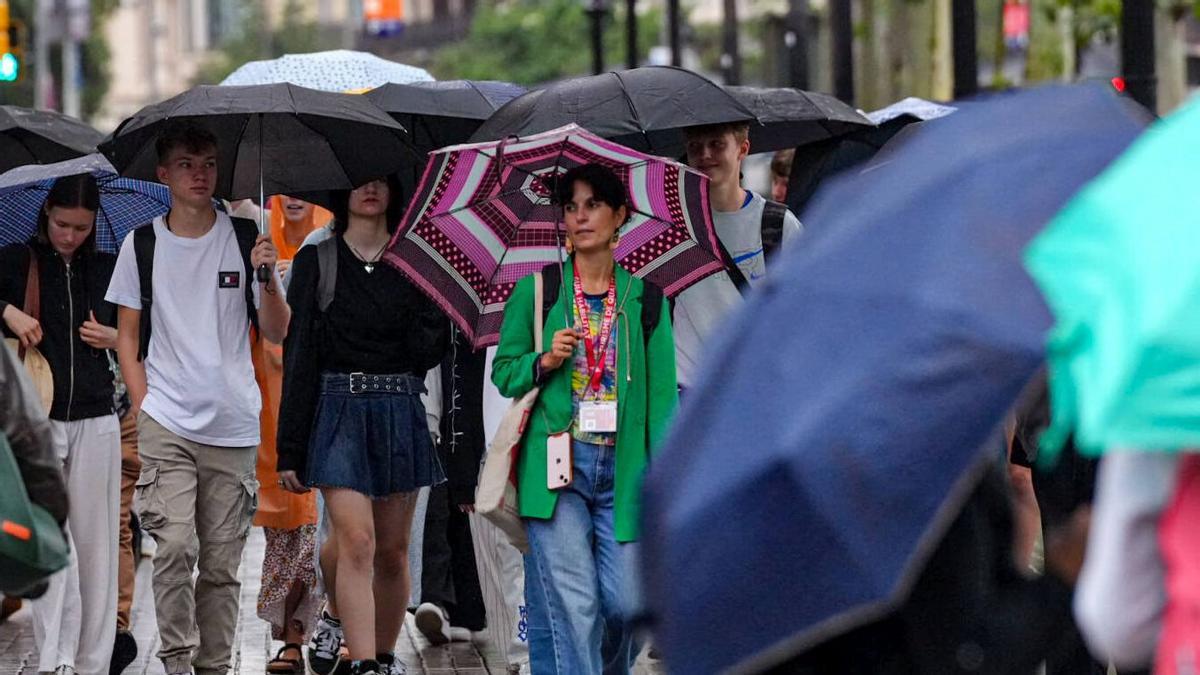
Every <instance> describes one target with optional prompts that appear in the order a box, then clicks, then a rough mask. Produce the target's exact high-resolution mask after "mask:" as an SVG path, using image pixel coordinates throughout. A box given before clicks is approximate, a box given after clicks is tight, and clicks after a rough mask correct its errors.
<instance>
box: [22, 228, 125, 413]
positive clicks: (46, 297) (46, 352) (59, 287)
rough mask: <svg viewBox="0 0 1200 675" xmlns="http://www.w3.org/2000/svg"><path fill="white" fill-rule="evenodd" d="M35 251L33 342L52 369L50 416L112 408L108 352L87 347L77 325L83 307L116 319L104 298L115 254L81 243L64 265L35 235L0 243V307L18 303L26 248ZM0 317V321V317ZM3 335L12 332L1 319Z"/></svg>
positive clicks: (103, 317) (100, 316)
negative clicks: (38, 332)
mask: <svg viewBox="0 0 1200 675" xmlns="http://www.w3.org/2000/svg"><path fill="white" fill-rule="evenodd" d="M31 250H32V251H34V252H36V254H37V256H38V278H39V279H40V286H41V324H42V342H41V344H39V345H38V346H37V348H38V350H39V351H41V353H42V355H43V356H45V357H46V361H47V362H49V364H50V371H51V372H52V373H53V374H54V403H53V405H52V406H51V407H50V419H53V420H59V421H70V420H80V419H88V418H91V417H102V416H104V415H110V414H112V412H113V373H112V370H111V369H110V367H109V360H108V353H107V352H106V351H104V350H101V349H94V348H92V347H89V346H88V345H87V343H85V342H84V341H83V339H82V338H81V337H80V335H79V328H80V326H82V325H83V322H84V321H86V320H87V319H88V314H89V312H93V311H94V312H95V313H96V320H97V321H99V322H100V323H103V324H105V325H108V326H115V325H116V308H115V307H114V306H113V305H112V304H110V303H108V302H105V301H104V294H105V292H107V290H108V282H109V280H110V279H111V278H112V273H113V267H114V266H115V265H116V256H113V255H111V254H108V253H102V252H99V251H90V250H85V248H84V247H81V248H80V250H79V252H78V253H76V254H75V256H74V259H73V260H72V261H71V263H70V264H69V265H68V264H67V263H66V261H64V260H63V258H62V256H60V255H59V254H58V253H57V252H56V251H55V250H54V249H53V248H52V247H51V246H49V245H47V244H44V243H41V242H39V241H37V240H36V239H35V240H33V241H30V243H29V244H14V245H11V246H6V247H4V248H0V313H3V312H4V310H5V309H6V308H7V307H8V305H9V304H13V305H16V306H17V308H18V309H22V308H23V306H24V304H25V284H26V279H27V275H28V273H29V252H30V251H31ZM0 323H3V322H0ZM4 335H5V336H6V337H14V336H13V334H12V332H11V331H9V330H8V326H7V324H5V325H4Z"/></svg>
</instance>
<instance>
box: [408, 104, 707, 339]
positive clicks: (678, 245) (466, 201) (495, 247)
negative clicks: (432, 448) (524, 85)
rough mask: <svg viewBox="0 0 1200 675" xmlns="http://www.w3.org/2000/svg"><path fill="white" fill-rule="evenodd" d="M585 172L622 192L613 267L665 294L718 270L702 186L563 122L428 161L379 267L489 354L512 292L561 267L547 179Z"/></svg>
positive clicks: (699, 179) (671, 165) (693, 175)
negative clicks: (598, 169) (603, 172)
mask: <svg viewBox="0 0 1200 675" xmlns="http://www.w3.org/2000/svg"><path fill="white" fill-rule="evenodd" d="M589 163H598V164H603V165H605V166H608V167H609V168H611V169H613V171H614V172H616V174H617V175H618V176H619V177H620V178H621V179H622V181H623V182H624V183H625V185H626V187H627V188H628V190H629V197H630V201H631V204H632V209H631V216H630V219H629V221H628V222H627V223H626V224H625V225H624V226H623V227H622V228H621V233H620V234H621V237H620V241H619V243H618V245H617V250H616V260H617V263H618V264H620V265H621V266H622V267H624V268H625V269H627V270H628V271H629V272H631V273H632V274H634V275H635V276H638V277H641V278H644V279H646V280H647V281H649V282H652V283H654V284H655V285H657V286H659V287H660V288H662V289H663V292H664V293H666V294H667V295H668V296H673V295H676V294H678V293H679V292H680V291H682V290H683V289H685V288H687V287H688V286H690V285H692V284H694V283H695V282H697V281H699V280H700V279H702V278H704V277H705V276H708V275H709V274H712V273H714V272H717V271H720V270H721V269H722V268H723V265H722V255H721V252H720V245H719V244H718V242H717V237H716V233H715V231H714V229H713V224H712V217H711V212H710V210H709V203H708V179H707V178H706V177H705V176H703V175H702V174H700V173H697V172H695V171H692V170H691V169H689V168H687V167H685V166H683V165H681V164H677V163H675V162H673V161H671V160H668V159H664V158H661V157H652V156H650V155H645V154H642V153H640V152H637V151H634V150H630V149H629V148H626V147H624V146H622V145H618V144H617V143H613V142H611V141H606V140H604V139H602V138H600V137H598V136H596V135H594V134H591V133H589V132H587V131H585V130H583V129H581V128H580V127H578V126H576V125H574V124H571V125H568V126H565V127H562V128H559V129H555V130H553V131H548V132H545V133H542V134H537V135H534V136H529V137H526V138H519V139H510V140H508V141H503V142H499V143H479V144H473V145H460V146H455V147H451V148H445V149H443V150H440V151H438V152H435V153H433V154H432V155H431V156H430V160H429V163H428V165H427V166H426V168H425V175H424V177H423V178H422V179H421V184H420V186H419V187H418V188H417V192H416V196H415V198H414V199H413V201H412V203H411V204H410V205H409V209H408V213H407V214H405V217H404V221H403V222H402V223H401V225H400V227H399V228H398V229H397V231H396V234H395V236H394V237H393V238H392V242H391V244H389V246H388V250H387V253H386V254H385V258H386V259H387V260H388V261H389V262H390V263H392V264H393V265H395V266H396V267H398V268H399V269H400V270H401V271H403V272H404V273H405V274H406V275H408V277H409V278H411V279H412V280H413V281H414V282H415V283H416V284H417V285H418V286H420V287H421V288H422V289H424V291H425V292H426V293H428V294H429V295H430V297H432V298H433V299H434V300H435V301H436V302H437V303H438V304H439V305H441V307H442V309H443V310H445V311H446V313H447V314H449V315H450V317H451V318H452V319H453V320H454V321H455V323H457V324H458V325H459V327H461V328H462V330H463V331H464V332H465V333H466V334H467V336H468V337H469V338H470V339H471V341H472V342H473V344H474V345H475V346H476V347H482V346H486V345H491V344H495V343H496V342H497V341H498V340H499V333H500V322H501V319H502V318H503V311H504V303H505V301H506V300H507V299H508V296H509V295H510V294H511V293H512V289H513V286H515V285H516V282H517V281H519V280H520V279H521V278H523V277H525V276H526V275H529V274H531V273H533V272H536V271H538V270H540V269H541V268H542V267H544V266H545V265H547V264H550V263H554V262H557V261H559V260H561V256H562V247H561V242H562V238H563V232H562V229H561V225H560V223H561V220H562V210H561V208H560V207H559V206H557V205H554V204H552V203H551V200H550V197H551V195H552V194H553V186H554V181H555V179H556V177H557V176H558V175H559V174H561V173H564V172H566V171H567V170H568V169H570V168H571V167H574V166H579V165H583V164H589Z"/></svg>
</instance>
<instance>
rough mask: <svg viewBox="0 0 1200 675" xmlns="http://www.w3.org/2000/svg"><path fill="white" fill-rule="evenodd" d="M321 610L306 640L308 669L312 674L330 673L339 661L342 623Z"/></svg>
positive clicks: (328, 674) (324, 674) (325, 674)
mask: <svg viewBox="0 0 1200 675" xmlns="http://www.w3.org/2000/svg"><path fill="white" fill-rule="evenodd" d="M334 621H335V620H334V619H333V617H331V616H329V613H328V612H321V618H319V619H317V625H316V627H315V628H314V629H313V633H312V637H311V638H309V641H308V670H309V672H310V673H312V674H313V675H330V674H331V673H333V672H334V671H335V670H336V669H337V667H338V665H339V663H340V662H341V648H342V640H343V637H342V624H341V622H337V623H335V622H334Z"/></svg>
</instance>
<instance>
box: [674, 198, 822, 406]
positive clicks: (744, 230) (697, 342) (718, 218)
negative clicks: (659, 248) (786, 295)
mask: <svg viewBox="0 0 1200 675" xmlns="http://www.w3.org/2000/svg"><path fill="white" fill-rule="evenodd" d="M746 192H747V194H749V195H750V201H749V202H748V203H746V204H745V205H744V206H743V207H742V208H740V209H738V210H737V211H716V210H714V211H713V214H712V215H713V226H714V227H715V229H716V231H717V237H718V238H719V239H720V240H721V243H722V244H724V245H725V248H726V250H728V251H729V255H730V256H731V257H732V258H733V260H734V262H736V263H737V266H738V269H740V270H741V271H742V276H744V277H746V282H747V283H749V284H750V286H751V288H753V287H754V286H757V285H758V284H759V283H761V282H762V280H763V278H764V277H765V276H766V273H767V262H766V257H765V255H764V254H763V243H762V215H763V209H764V208H765V207H766V205H767V200H766V199H764V198H763V197H762V196H761V195H759V194H757V193H754V192H751V191H749V190H747V191H746ZM801 231H802V230H801V226H800V221H799V220H797V219H796V216H794V215H792V212H791V211H788V212H787V213H785V214H784V217H783V242H782V246H783V247H784V248H787V247H789V246H791V245H792V244H793V243H794V242H795V241H796V238H797V237H799V236H800V233H801ZM742 302H743V300H742V295H741V293H739V292H738V289H737V286H736V285H735V284H734V283H733V279H730V278H729V274H728V273H727V272H724V271H721V272H718V273H716V274H714V275H712V276H709V277H705V278H704V279H702V280H701V281H699V282H697V283H696V284H695V285H693V286H692V287H690V288H688V289H687V290H686V291H684V292H682V293H680V294H679V296H678V297H677V298H676V299H675V313H674V316H673V318H674V321H673V324H672V327H673V329H674V334H675V368H676V377H677V379H678V381H679V384H680V386H682V387H687V386H690V385H691V384H692V382H693V381H694V377H693V375H692V374H693V373H695V372H696V370H697V368H698V367H699V364H700V359H701V357H702V356H703V354H704V345H705V343H706V342H707V341H708V338H709V336H710V335H711V334H712V332H713V331H714V330H715V329H716V328H717V326H719V325H720V324H721V322H722V321H723V320H724V319H725V318H726V317H728V316H729V314H730V313H731V312H733V310H735V309H737V308H738V307H740V306H741V304H742Z"/></svg>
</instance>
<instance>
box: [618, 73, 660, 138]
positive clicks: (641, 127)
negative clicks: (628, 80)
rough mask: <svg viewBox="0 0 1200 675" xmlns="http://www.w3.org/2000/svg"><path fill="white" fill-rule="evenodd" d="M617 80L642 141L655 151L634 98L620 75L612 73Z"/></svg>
mask: <svg viewBox="0 0 1200 675" xmlns="http://www.w3.org/2000/svg"><path fill="white" fill-rule="evenodd" d="M611 74H612V76H613V77H615V78H617V84H618V85H620V86H621V93H623V94H625V104H626V105H628V106H629V112H630V113H632V114H633V121H634V122H636V123H637V126H638V132H639V133H641V134H642V139H643V140H644V141H646V147H647V148H649V149H651V150H653V149H654V146H653V145H652V144H651V143H650V134H649V133H648V132H647V131H646V125H645V124H642V116H641V115H639V114H638V110H637V106H635V105H633V96H631V95H630V94H629V88H628V87H626V86H625V80H623V79H621V74H620V73H616V72H614V73H611Z"/></svg>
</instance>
